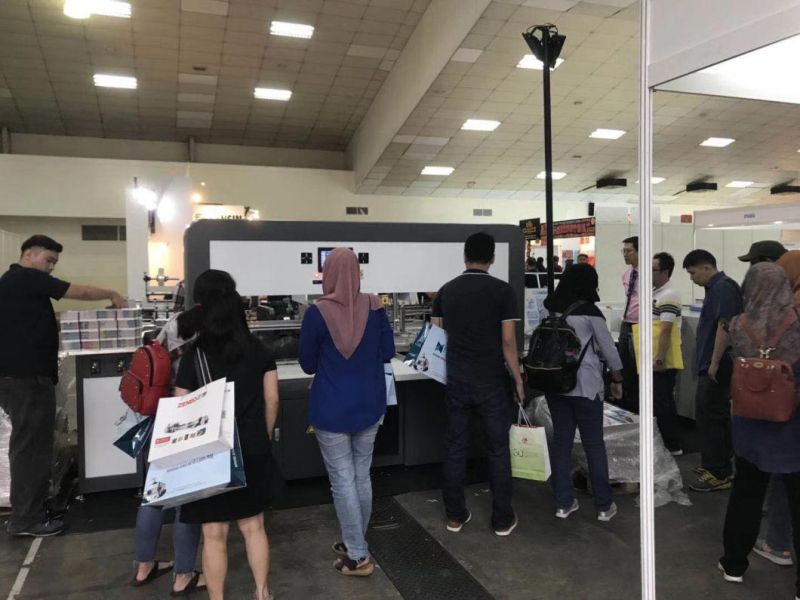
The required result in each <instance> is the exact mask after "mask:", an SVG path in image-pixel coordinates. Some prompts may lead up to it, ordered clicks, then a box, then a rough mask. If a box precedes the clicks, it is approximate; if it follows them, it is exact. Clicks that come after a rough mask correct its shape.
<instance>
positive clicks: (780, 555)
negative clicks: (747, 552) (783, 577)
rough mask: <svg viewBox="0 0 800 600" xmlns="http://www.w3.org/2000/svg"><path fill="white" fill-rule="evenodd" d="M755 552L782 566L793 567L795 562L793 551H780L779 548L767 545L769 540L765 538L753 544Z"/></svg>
mask: <svg viewBox="0 0 800 600" xmlns="http://www.w3.org/2000/svg"><path fill="white" fill-rule="evenodd" d="M753 552H755V553H756V554H758V555H759V556H763V557H764V558H766V559H767V560H768V561H770V562H772V563H775V564H776V565H780V566H782V567H791V566H792V565H793V564H794V561H792V553H791V552H778V551H777V550H773V549H772V548H770V547H769V546H767V542H766V541H764V540H758V541H757V542H756V545H755V546H753Z"/></svg>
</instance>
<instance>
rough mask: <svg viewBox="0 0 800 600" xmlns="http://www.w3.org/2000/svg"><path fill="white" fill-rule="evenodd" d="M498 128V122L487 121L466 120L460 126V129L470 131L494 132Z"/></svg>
mask: <svg viewBox="0 0 800 600" xmlns="http://www.w3.org/2000/svg"><path fill="white" fill-rule="evenodd" d="M499 126H500V121H491V120H487V119H467V120H466V121H464V124H463V125H462V126H461V129H467V130H470V131H494V130H495V129H497V128H498V127H499Z"/></svg>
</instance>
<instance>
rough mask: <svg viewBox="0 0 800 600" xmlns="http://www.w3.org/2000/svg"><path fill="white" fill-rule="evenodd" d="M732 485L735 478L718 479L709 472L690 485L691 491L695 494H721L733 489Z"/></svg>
mask: <svg viewBox="0 0 800 600" xmlns="http://www.w3.org/2000/svg"><path fill="white" fill-rule="evenodd" d="M732 485H733V477H730V476H729V477H725V478H724V479H717V477H715V476H714V475H712V474H711V473H710V472H709V471H706V472H705V473H703V474H702V475H700V476H699V477H698V478H697V480H696V481H695V482H694V483H691V484H689V489H690V490H692V491H695V492H719V491H721V490H729V489H731V486H732Z"/></svg>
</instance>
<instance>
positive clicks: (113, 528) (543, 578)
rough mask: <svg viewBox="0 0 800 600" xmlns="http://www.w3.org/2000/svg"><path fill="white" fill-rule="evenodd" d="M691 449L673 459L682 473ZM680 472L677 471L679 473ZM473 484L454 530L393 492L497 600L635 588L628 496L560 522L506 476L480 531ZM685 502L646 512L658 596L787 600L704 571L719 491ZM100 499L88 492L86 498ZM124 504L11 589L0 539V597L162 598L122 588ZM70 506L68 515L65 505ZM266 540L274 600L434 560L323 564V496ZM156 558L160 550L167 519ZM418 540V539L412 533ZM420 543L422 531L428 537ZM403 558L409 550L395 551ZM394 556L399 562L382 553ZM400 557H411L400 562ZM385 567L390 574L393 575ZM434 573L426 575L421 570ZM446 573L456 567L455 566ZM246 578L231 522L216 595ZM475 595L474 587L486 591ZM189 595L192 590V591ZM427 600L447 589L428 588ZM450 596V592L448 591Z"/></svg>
mask: <svg viewBox="0 0 800 600" xmlns="http://www.w3.org/2000/svg"><path fill="white" fill-rule="evenodd" d="M696 458H697V457H696V456H685V457H682V458H681V461H680V462H681V463H682V464H681V466H682V468H684V469H685V470H686V471H687V472H688V469H690V468H691V466H692V465H693V464H694V463H695V462H696ZM687 479H688V477H687ZM485 487H486V486H485V484H483V485H481V484H478V485H473V486H470V488H469V491H468V504H469V506H470V508H471V509H472V512H473V520H472V522H470V523H469V524H468V525H467V526H466V527H465V528H464V530H463V531H462V532H461V533H460V534H452V533H448V532H447V531H446V530H445V529H444V526H443V516H442V505H441V500H440V495H439V494H438V492H437V491H435V490H433V491H415V492H410V493H405V494H400V495H396V496H395V499H396V500H397V502H399V504H400V505H401V506H402V507H403V508H404V509H405V510H406V511H407V512H408V513H409V514H410V515H411V516H412V517H413V520H415V521H416V523H418V524H419V525H420V526H421V529H420V530H419V531H420V535H421V536H424V537H425V538H433V540H435V542H438V544H440V545H441V547H442V548H443V549H444V550H445V551H446V553H448V554H449V555H450V556H451V557H453V558H454V559H455V560H456V561H457V563H456V562H454V563H453V564H454V565H455V568H456V571H459V570H460V569H463V570H460V573H461V575H462V576H465V575H466V573H469V574H470V575H471V576H472V577H473V578H474V579H475V580H477V582H478V583H479V584H480V585H481V586H483V588H485V590H486V591H488V595H490V596H491V597H494V598H496V599H498V600H549V599H554V598H562V599H576V600H584V599H589V598H591V599H592V600H606V599H608V600H612V599H613V600H626V599H634V598H639V597H640V592H639V552H638V548H639V518H638V509H637V507H636V506H635V504H634V499H635V496H632V495H625V496H618V497H617V503H618V505H619V507H620V513H619V515H618V516H617V517H616V518H615V519H614V520H613V521H612V522H610V523H600V522H598V521H597V520H596V519H595V515H594V510H593V508H592V505H591V499H590V498H589V497H588V496H586V495H585V494H579V499H580V501H581V504H582V506H581V510H580V511H579V512H578V513H576V514H574V515H572V517H570V518H569V519H568V520H566V521H561V520H557V519H555V518H554V517H553V514H552V512H553V507H552V495H551V493H550V490H549V488H548V487H547V486H545V485H543V484H537V483H532V482H527V481H518V482H515V500H514V504H515V509H516V511H517V512H518V515H519V519H520V525H519V527H518V528H517V530H516V531H515V532H514V533H513V534H512V535H511V536H510V537H508V538H499V537H497V536H495V535H493V533H492V532H491V528H490V524H489V506H490V502H491V497H490V495H489V494H488V492H487V490H486V489H485ZM691 499H692V501H693V502H694V506H691V507H682V506H678V505H675V504H670V505H668V506H665V507H661V508H658V509H657V510H656V523H657V532H656V543H657V575H658V597H659V600H662V599H663V600H700V599H714V600H717V599H718V600H759V599H764V600H767V599H769V600H791V599H792V598H794V595H793V594H792V592H793V589H794V588H793V583H794V570H793V569H787V568H781V567H777V566H774V565H772V564H771V563H769V562H767V561H765V560H763V559H762V558H760V557H754V558H753V559H752V565H751V568H750V570H749V571H748V573H747V574H746V576H745V583H744V584H743V585H736V584H730V583H726V582H725V581H723V580H722V577H721V575H720V574H719V572H718V571H717V570H716V563H717V559H718V558H719V554H720V546H721V529H722V520H723V518H724V512H725V506H726V502H727V493H715V494H691ZM98 500H100V501H98ZM134 508H135V501H134V500H133V499H132V497H128V499H127V500H124V499H121V497H120V496H119V495H108V496H105V497H104V496H102V495H99V496H98V497H97V498H95V502H94V503H91V504H90V503H87V506H84V507H83V512H81V511H80V510H78V509H74V510H73V511H71V514H70V515H69V516H68V521H74V527H73V528H72V530H71V532H70V533H68V534H67V535H64V536H61V537H57V538H48V539H44V540H42V542H41V545H40V546H39V547H38V551H37V552H36V555H35V558H34V559H33V561H32V563H31V564H30V565H29V566H28V567H27V568H29V572H28V574H27V577H26V578H25V580H24V584H23V586H22V590H21V592H20V593H19V594H18V595H13V594H12V595H9V592H10V590H11V589H12V586H13V585H14V583H15V581H17V582H18V581H19V579H20V577H19V572H20V569H21V568H23V563H24V562H25V561H26V557H28V558H30V554H31V544H32V542H31V540H30V539H23V540H13V539H9V538H7V537H5V536H2V537H0V599H2V598H9V599H11V598H17V599H19V600H34V599H50V598H52V599H59V600H60V599H65V600H73V599H74V600H79V599H80V600H101V599H102V600H106V599H111V598H124V599H127V598H131V599H136V600H138V599H156V598H165V597H169V595H168V591H169V586H170V579H169V577H164V578H162V579H160V580H157V581H156V582H154V583H153V584H151V585H150V586H148V587H146V588H142V589H133V588H130V587H127V586H126V582H127V581H128V579H129V578H130V577H131V561H132V547H133V530H132V528H131V527H130V526H129V524H130V525H132V523H133V519H132V512H131V511H132V510H133V509H134ZM73 513H74V514H73ZM267 522H268V525H267V527H268V532H269V536H270V541H271V544H272V571H271V586H272V589H273V592H274V593H275V595H276V598H278V599H279V600H285V599H292V600H295V599H297V600H315V599H318V598H319V599H323V598H324V599H326V600H337V599H342V600H345V599H348V600H350V599H352V600H367V599H369V600H373V599H384V598H385V599H395V598H397V599H400V598H403V596H402V595H401V594H400V593H399V592H398V591H397V590H398V588H400V589H408V586H407V585H404V582H403V581H401V578H414V577H420V575H423V574H425V570H426V569H435V568H437V566H436V565H434V564H430V563H426V562H425V561H420V560H416V561H413V562H408V563H402V564H400V563H393V564H391V565H386V571H384V570H383V569H382V568H380V565H379V568H378V569H376V571H375V573H374V575H373V576H372V577H370V578H367V579H355V580H354V579H351V578H345V577H342V576H340V575H338V574H337V573H336V572H335V571H334V570H333V569H332V568H331V563H332V561H333V558H334V557H333V554H332V553H331V551H330V548H329V546H330V544H331V542H332V541H334V540H336V539H338V535H337V524H336V519H335V514H334V511H333V507H332V506H331V505H330V504H317V505H311V506H305V507H299V508H289V509H283V510H277V511H273V512H271V513H270V514H269V515H268V519H267ZM162 538H163V539H162V541H161V548H162V551H161V553H160V556H162V557H164V558H168V557H169V556H170V549H169V545H170V536H169V528H166V529H165V531H164V535H163V536H162ZM419 541H420V544H421V543H422V541H423V540H422V538H420V540H419ZM429 541H430V540H429ZM407 554H408V555H409V556H410V557H412V558H413V555H414V549H413V548H411V549H410V552H409V553H407ZM392 560H400V559H392ZM409 560H411V559H409ZM387 573H391V574H392V576H393V578H394V581H393V580H391V579H390V578H389V577H388V576H387ZM432 575H433V576H437V573H432ZM456 575H458V573H456ZM251 593H252V584H251V582H250V575H249V570H248V568H247V563H246V558H245V554H244V547H243V544H242V542H241V538H240V536H239V535H238V533H236V532H234V531H232V533H231V538H230V544H229V579H228V594H229V595H228V597H229V598H233V599H240V598H241V599H246V598H250V597H251ZM488 595H486V596H488ZM195 597H201V595H199V594H197V595H195ZM428 597H429V598H430V600H437V598H442V599H444V598H451V597H454V596H452V595H448V594H444V595H441V594H435V595H430V596H428ZM459 600H461V599H460V598H459Z"/></svg>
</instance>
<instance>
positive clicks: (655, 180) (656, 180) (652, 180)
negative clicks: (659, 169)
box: [650, 177, 665, 185]
mask: <svg viewBox="0 0 800 600" xmlns="http://www.w3.org/2000/svg"><path fill="white" fill-rule="evenodd" d="M664 179H665V177H651V178H650V183H652V184H653V185H656V184H659V183H661V182H662V181H664Z"/></svg>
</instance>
